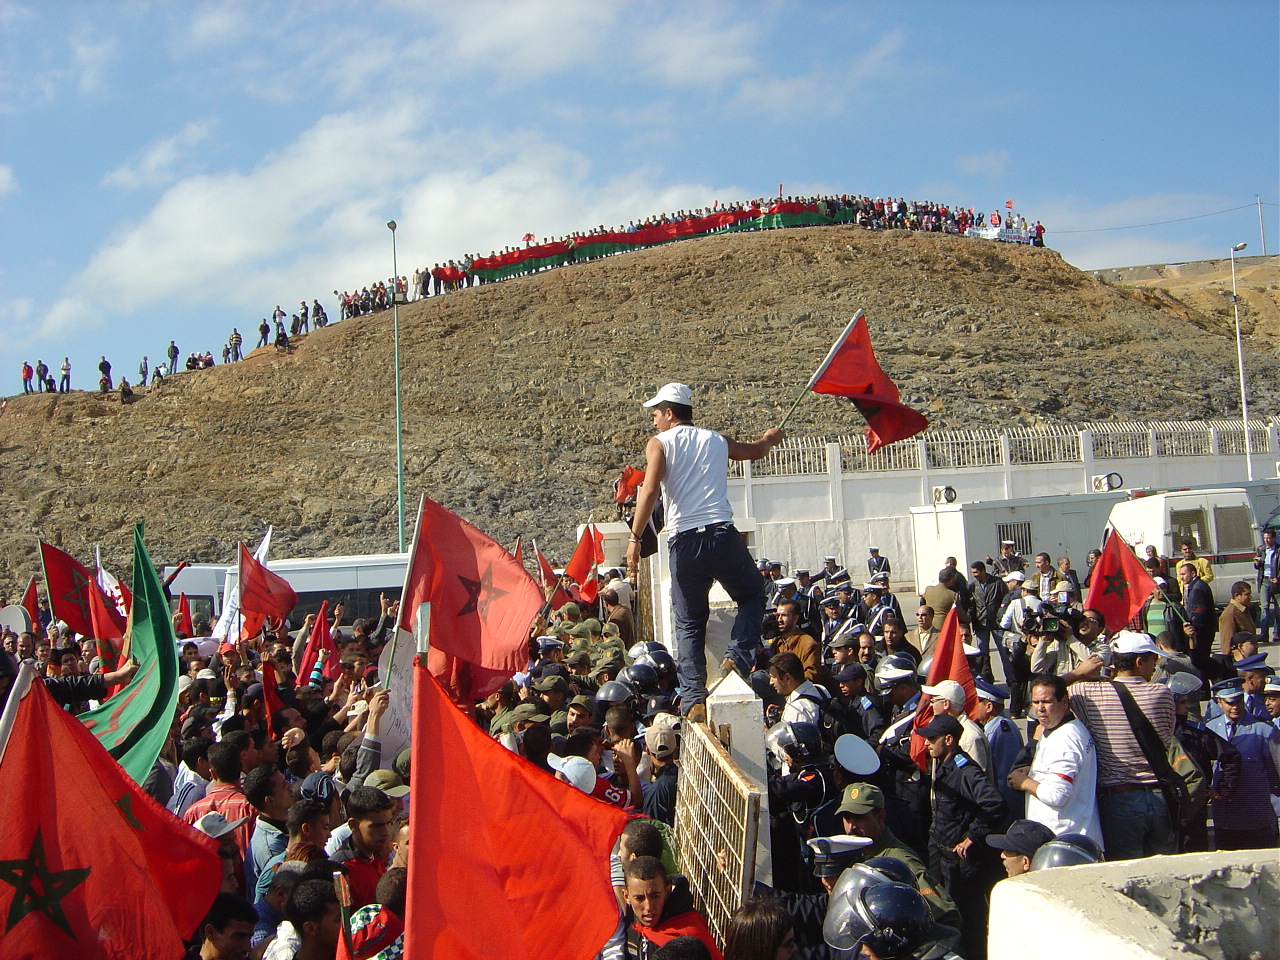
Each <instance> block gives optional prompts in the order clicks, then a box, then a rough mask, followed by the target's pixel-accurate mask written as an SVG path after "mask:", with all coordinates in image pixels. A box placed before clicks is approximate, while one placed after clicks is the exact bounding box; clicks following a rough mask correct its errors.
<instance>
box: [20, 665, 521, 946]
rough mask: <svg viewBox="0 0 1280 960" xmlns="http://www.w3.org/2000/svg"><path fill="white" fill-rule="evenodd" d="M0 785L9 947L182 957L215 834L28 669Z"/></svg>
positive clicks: (214, 855)
mask: <svg viewBox="0 0 1280 960" xmlns="http://www.w3.org/2000/svg"><path fill="white" fill-rule="evenodd" d="M165 731H166V732H168V724H167V723H166V724H165ZM424 739H425V738H424ZM499 749H501V748H499ZM0 783H4V784H5V796H6V802H5V805H4V810H5V813H4V817H3V819H0V923H3V924H4V926H3V928H2V929H3V932H2V933H0V956H3V957H5V958H6V960H7V958H10V957H13V958H18V957H22V958H26V957H66V958H71V957H74V958H76V960H81V958H84V960H144V958H152V957H177V956H180V955H181V954H182V949H183V946H182V941H183V940H184V939H186V938H189V937H190V936H191V935H192V934H193V933H194V932H195V930H196V928H197V927H198V926H199V924H200V921H201V920H202V919H203V918H204V915H205V914H206V913H207V912H208V910H209V907H210V905H211V904H212V903H213V898H214V897H215V896H216V895H217V892H218V885H219V883H220V882H221V878H222V868H221V866H220V862H219V860H218V843H217V841H216V840H211V839H210V838H208V837H206V836H204V835H203V834H201V833H199V832H197V831H195V830H193V829H192V828H191V827H189V826H187V825H186V824H185V823H183V822H182V821H181V820H179V819H178V818H177V817H175V816H174V815H173V814H172V813H170V812H169V811H168V810H166V809H164V807H162V806H160V805H159V804H158V803H156V802H155V801H154V800H152V799H151V798H150V797H149V796H147V795H146V794H145V793H143V792H142V789H141V788H140V787H139V786H138V785H137V784H136V783H134V782H133V781H132V780H130V779H129V776H128V775H126V773H125V771H124V770H122V769H121V768H120V765H119V764H117V763H116V762H115V761H114V760H112V759H111V757H109V756H108V755H107V752H106V751H105V750H103V749H102V745H101V744H100V743H99V742H98V741H97V740H95V739H94V738H93V735H92V734H90V733H89V731H87V730H86V729H85V728H84V726H83V725H81V724H80V723H79V722H78V721H77V720H76V719H75V718H74V717H73V716H71V715H70V714H68V713H67V712H66V711H65V710H63V709H62V708H60V707H59V706H58V705H57V704H56V703H55V702H54V700H53V697H51V696H50V695H49V692H48V691H47V690H46V689H45V687H44V684H43V683H41V682H40V681H39V680H38V679H37V678H36V677H35V672H34V671H33V670H32V669H31V668H30V667H29V666H24V667H23V668H22V670H21V672H20V673H19V675H18V677H17V678H16V679H15V681H14V685H13V689H12V690H11V691H10V694H9V700H8V703H7V704H6V706H5V709H4V712H3V714H0Z"/></svg>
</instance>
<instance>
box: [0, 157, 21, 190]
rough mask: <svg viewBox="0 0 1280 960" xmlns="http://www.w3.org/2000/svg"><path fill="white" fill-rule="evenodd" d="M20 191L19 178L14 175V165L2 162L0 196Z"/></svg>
mask: <svg viewBox="0 0 1280 960" xmlns="http://www.w3.org/2000/svg"><path fill="white" fill-rule="evenodd" d="M17 192H18V178H17V177H15V176H14V175H13V167H10V166H7V165H6V164H3V163H0V197H3V196H5V195H7V194H10V193H17Z"/></svg>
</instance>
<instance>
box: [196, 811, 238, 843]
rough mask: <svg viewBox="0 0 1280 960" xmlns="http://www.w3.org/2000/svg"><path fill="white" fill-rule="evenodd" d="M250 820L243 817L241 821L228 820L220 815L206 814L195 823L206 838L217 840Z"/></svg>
mask: <svg viewBox="0 0 1280 960" xmlns="http://www.w3.org/2000/svg"><path fill="white" fill-rule="evenodd" d="M248 819H249V818H248V817H241V818H240V819H239V820H228V819H227V818H226V817H224V816H223V815H222V814H220V813H206V814H205V815H204V816H203V817H201V818H200V819H199V820H197V821H196V822H195V828H196V829H197V830H199V831H200V832H201V833H203V834H204V835H205V836H206V837H213V838H214V839H215V840H216V839H218V837H221V836H224V835H226V834H228V833H230V832H231V831H232V830H234V829H235V828H236V827H238V826H240V824H242V823H245V822H246V821H247V820H248Z"/></svg>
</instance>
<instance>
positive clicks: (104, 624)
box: [87, 587, 125, 700]
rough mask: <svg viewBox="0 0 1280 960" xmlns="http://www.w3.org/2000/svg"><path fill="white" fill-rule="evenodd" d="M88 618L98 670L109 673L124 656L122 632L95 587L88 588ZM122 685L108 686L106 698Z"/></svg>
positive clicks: (118, 664)
mask: <svg viewBox="0 0 1280 960" xmlns="http://www.w3.org/2000/svg"><path fill="white" fill-rule="evenodd" d="M87 592H88V594H89V618H90V620H91V621H92V623H93V631H92V632H91V633H90V634H89V635H90V636H92V637H94V638H95V639H96V640H97V647H98V672H99V673H110V672H111V671H113V670H115V669H116V668H117V667H119V666H120V661H121V659H122V657H123V656H124V652H125V651H124V632H123V631H122V630H121V629H120V628H119V627H117V626H116V623H115V620H114V619H112V617H111V615H110V613H108V611H107V604H106V602H105V601H104V600H103V599H102V592H101V591H100V590H98V589H97V588H96V587H93V588H91V589H89V590H88V591H87ZM121 686H123V685H117V686H114V687H110V688H109V689H108V690H107V699H108V700H110V699H111V698H112V697H113V696H115V694H116V692H117V691H118V690H120V689H121Z"/></svg>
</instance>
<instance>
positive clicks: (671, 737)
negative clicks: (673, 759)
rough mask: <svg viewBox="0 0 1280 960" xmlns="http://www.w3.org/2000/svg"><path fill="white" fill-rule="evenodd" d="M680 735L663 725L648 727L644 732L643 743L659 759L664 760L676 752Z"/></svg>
mask: <svg viewBox="0 0 1280 960" xmlns="http://www.w3.org/2000/svg"><path fill="white" fill-rule="evenodd" d="M679 744H680V735H679V734H678V733H676V732H675V731H674V730H671V729H668V728H664V727H650V728H649V729H648V730H646V731H645V734H644V745H645V747H646V748H647V749H648V751H649V752H650V753H652V754H653V755H654V756H655V757H657V758H658V759H659V760H665V759H666V758H667V757H669V756H671V755H672V754H673V753H675V752H676V747H677V746H679Z"/></svg>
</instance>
